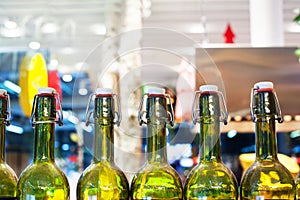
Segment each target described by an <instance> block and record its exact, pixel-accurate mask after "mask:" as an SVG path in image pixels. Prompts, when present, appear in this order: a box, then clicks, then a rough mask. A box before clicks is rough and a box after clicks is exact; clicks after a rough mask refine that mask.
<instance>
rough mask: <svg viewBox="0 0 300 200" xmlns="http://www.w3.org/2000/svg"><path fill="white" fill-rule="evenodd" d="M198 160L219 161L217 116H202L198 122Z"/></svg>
mask: <svg viewBox="0 0 300 200" xmlns="http://www.w3.org/2000/svg"><path fill="white" fill-rule="evenodd" d="M199 151H200V162H221V146H220V122H219V118H213V117H203V118H202V119H201V122H200V150H199Z"/></svg>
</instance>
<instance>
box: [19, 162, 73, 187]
mask: <svg viewBox="0 0 300 200" xmlns="http://www.w3.org/2000/svg"><path fill="white" fill-rule="evenodd" d="M25 182H31V183H33V184H34V183H37V182H38V184H41V183H42V184H50V183H53V185H57V184H59V185H67V186H68V187H69V184H68V180H67V177H66V175H65V174H64V173H63V171H62V170H61V169H60V168H59V167H58V166H57V165H56V164H55V163H49V162H42V163H32V164H30V165H29V166H27V167H26V168H25V170H24V171H23V172H22V173H21V175H20V178H19V183H18V185H20V184H22V183H25Z"/></svg>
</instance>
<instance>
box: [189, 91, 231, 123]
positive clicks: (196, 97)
mask: <svg viewBox="0 0 300 200" xmlns="http://www.w3.org/2000/svg"><path fill="white" fill-rule="evenodd" d="M217 93H218V96H219V101H220V105H222V107H221V108H220V109H221V110H220V113H221V116H220V122H223V123H224V125H227V120H228V111H227V107H226V103H225V98H224V95H223V93H222V92H220V91H218V92H217ZM200 95H201V93H200V91H195V92H194V97H193V104H192V121H193V123H194V124H196V123H197V122H199V121H200V118H201V117H200V116H199V112H200V108H199V98H200ZM196 100H197V101H196Z"/></svg>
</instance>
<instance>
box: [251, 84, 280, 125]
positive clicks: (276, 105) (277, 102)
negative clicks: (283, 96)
mask: <svg viewBox="0 0 300 200" xmlns="http://www.w3.org/2000/svg"><path fill="white" fill-rule="evenodd" d="M256 90H257V89H256V88H252V89H251V98H250V115H251V117H252V121H253V122H256V121H257V118H256V116H255V114H254V102H253V98H254V93H255V91H256ZM273 94H274V98H275V107H276V108H275V109H276V118H275V119H276V120H277V121H278V122H279V123H282V122H283V117H282V113H281V109H280V105H279V101H278V98H277V95H276V92H275V91H274V90H273Z"/></svg>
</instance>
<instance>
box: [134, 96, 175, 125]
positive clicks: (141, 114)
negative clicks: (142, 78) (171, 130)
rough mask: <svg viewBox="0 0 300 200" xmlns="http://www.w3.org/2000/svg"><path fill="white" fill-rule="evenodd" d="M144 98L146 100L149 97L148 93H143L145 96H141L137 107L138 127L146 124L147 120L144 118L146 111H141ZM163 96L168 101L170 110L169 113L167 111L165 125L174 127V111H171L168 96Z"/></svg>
mask: <svg viewBox="0 0 300 200" xmlns="http://www.w3.org/2000/svg"><path fill="white" fill-rule="evenodd" d="M145 96H146V98H147V97H148V96H149V93H145V94H143V95H142V98H141V101H140V105H139V108H138V121H139V124H140V126H141V125H142V124H147V119H146V117H145V115H146V114H147V111H146V110H143V105H144V101H145V99H146V98H145ZM164 96H165V98H167V100H168V102H167V104H170V108H171V109H170V110H171V113H170V112H169V111H168V110H167V114H168V121H167V123H169V124H170V125H171V126H174V109H173V106H172V104H171V103H172V101H171V97H170V95H169V94H164ZM144 119H145V120H144Z"/></svg>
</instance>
